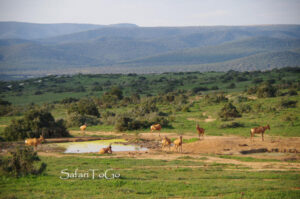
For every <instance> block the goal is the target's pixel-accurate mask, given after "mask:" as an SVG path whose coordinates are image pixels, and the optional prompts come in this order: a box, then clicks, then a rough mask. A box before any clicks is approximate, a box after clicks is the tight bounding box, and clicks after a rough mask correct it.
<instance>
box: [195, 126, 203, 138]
mask: <svg viewBox="0 0 300 199" xmlns="http://www.w3.org/2000/svg"><path fill="white" fill-rule="evenodd" d="M196 129H197V132H198V135H199V140H200V136H202V137H203V138H204V132H205V129H204V128H200V126H199V124H197V126H196Z"/></svg>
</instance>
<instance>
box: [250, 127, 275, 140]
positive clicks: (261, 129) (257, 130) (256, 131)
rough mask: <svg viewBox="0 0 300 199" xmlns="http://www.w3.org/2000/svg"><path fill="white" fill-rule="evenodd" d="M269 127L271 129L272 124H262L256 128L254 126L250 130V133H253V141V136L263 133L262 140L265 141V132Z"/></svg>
mask: <svg viewBox="0 0 300 199" xmlns="http://www.w3.org/2000/svg"><path fill="white" fill-rule="evenodd" d="M267 129H269V130H270V125H269V124H268V125H267V126H260V127H255V128H252V129H251V130H250V135H251V141H252V139H253V136H254V135H255V134H260V133H261V139H262V141H264V133H265V131H266V130H267Z"/></svg>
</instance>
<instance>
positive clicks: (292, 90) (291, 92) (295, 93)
mask: <svg viewBox="0 0 300 199" xmlns="http://www.w3.org/2000/svg"><path fill="white" fill-rule="evenodd" d="M288 95H289V96H295V95H298V93H297V91H296V90H294V89H291V90H289V91H288Z"/></svg>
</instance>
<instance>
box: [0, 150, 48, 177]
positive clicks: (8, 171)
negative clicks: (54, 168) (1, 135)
mask: <svg viewBox="0 0 300 199" xmlns="http://www.w3.org/2000/svg"><path fill="white" fill-rule="evenodd" d="M10 153H11V156H10V157H8V158H7V159H4V158H3V159H0V169H1V173H3V174H4V175H9V176H15V177H21V176H26V175H29V174H33V175H38V174H41V173H43V172H44V171H45V169H46V167H47V165H46V164H45V163H41V165H40V167H39V168H35V166H34V163H35V162H38V161H40V158H39V157H38V156H37V153H36V152H34V151H33V148H32V147H25V148H23V149H21V148H17V149H15V150H14V151H12V152H10Z"/></svg>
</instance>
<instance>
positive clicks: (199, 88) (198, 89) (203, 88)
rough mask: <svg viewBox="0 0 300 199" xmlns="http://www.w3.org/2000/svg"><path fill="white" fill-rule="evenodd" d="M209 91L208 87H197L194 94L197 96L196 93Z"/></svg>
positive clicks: (193, 90)
mask: <svg viewBox="0 0 300 199" xmlns="http://www.w3.org/2000/svg"><path fill="white" fill-rule="evenodd" d="M207 90H209V89H208V88H207V87H204V86H197V87H195V88H193V89H192V92H193V93H195V94H196V93H199V92H200V91H207Z"/></svg>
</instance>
